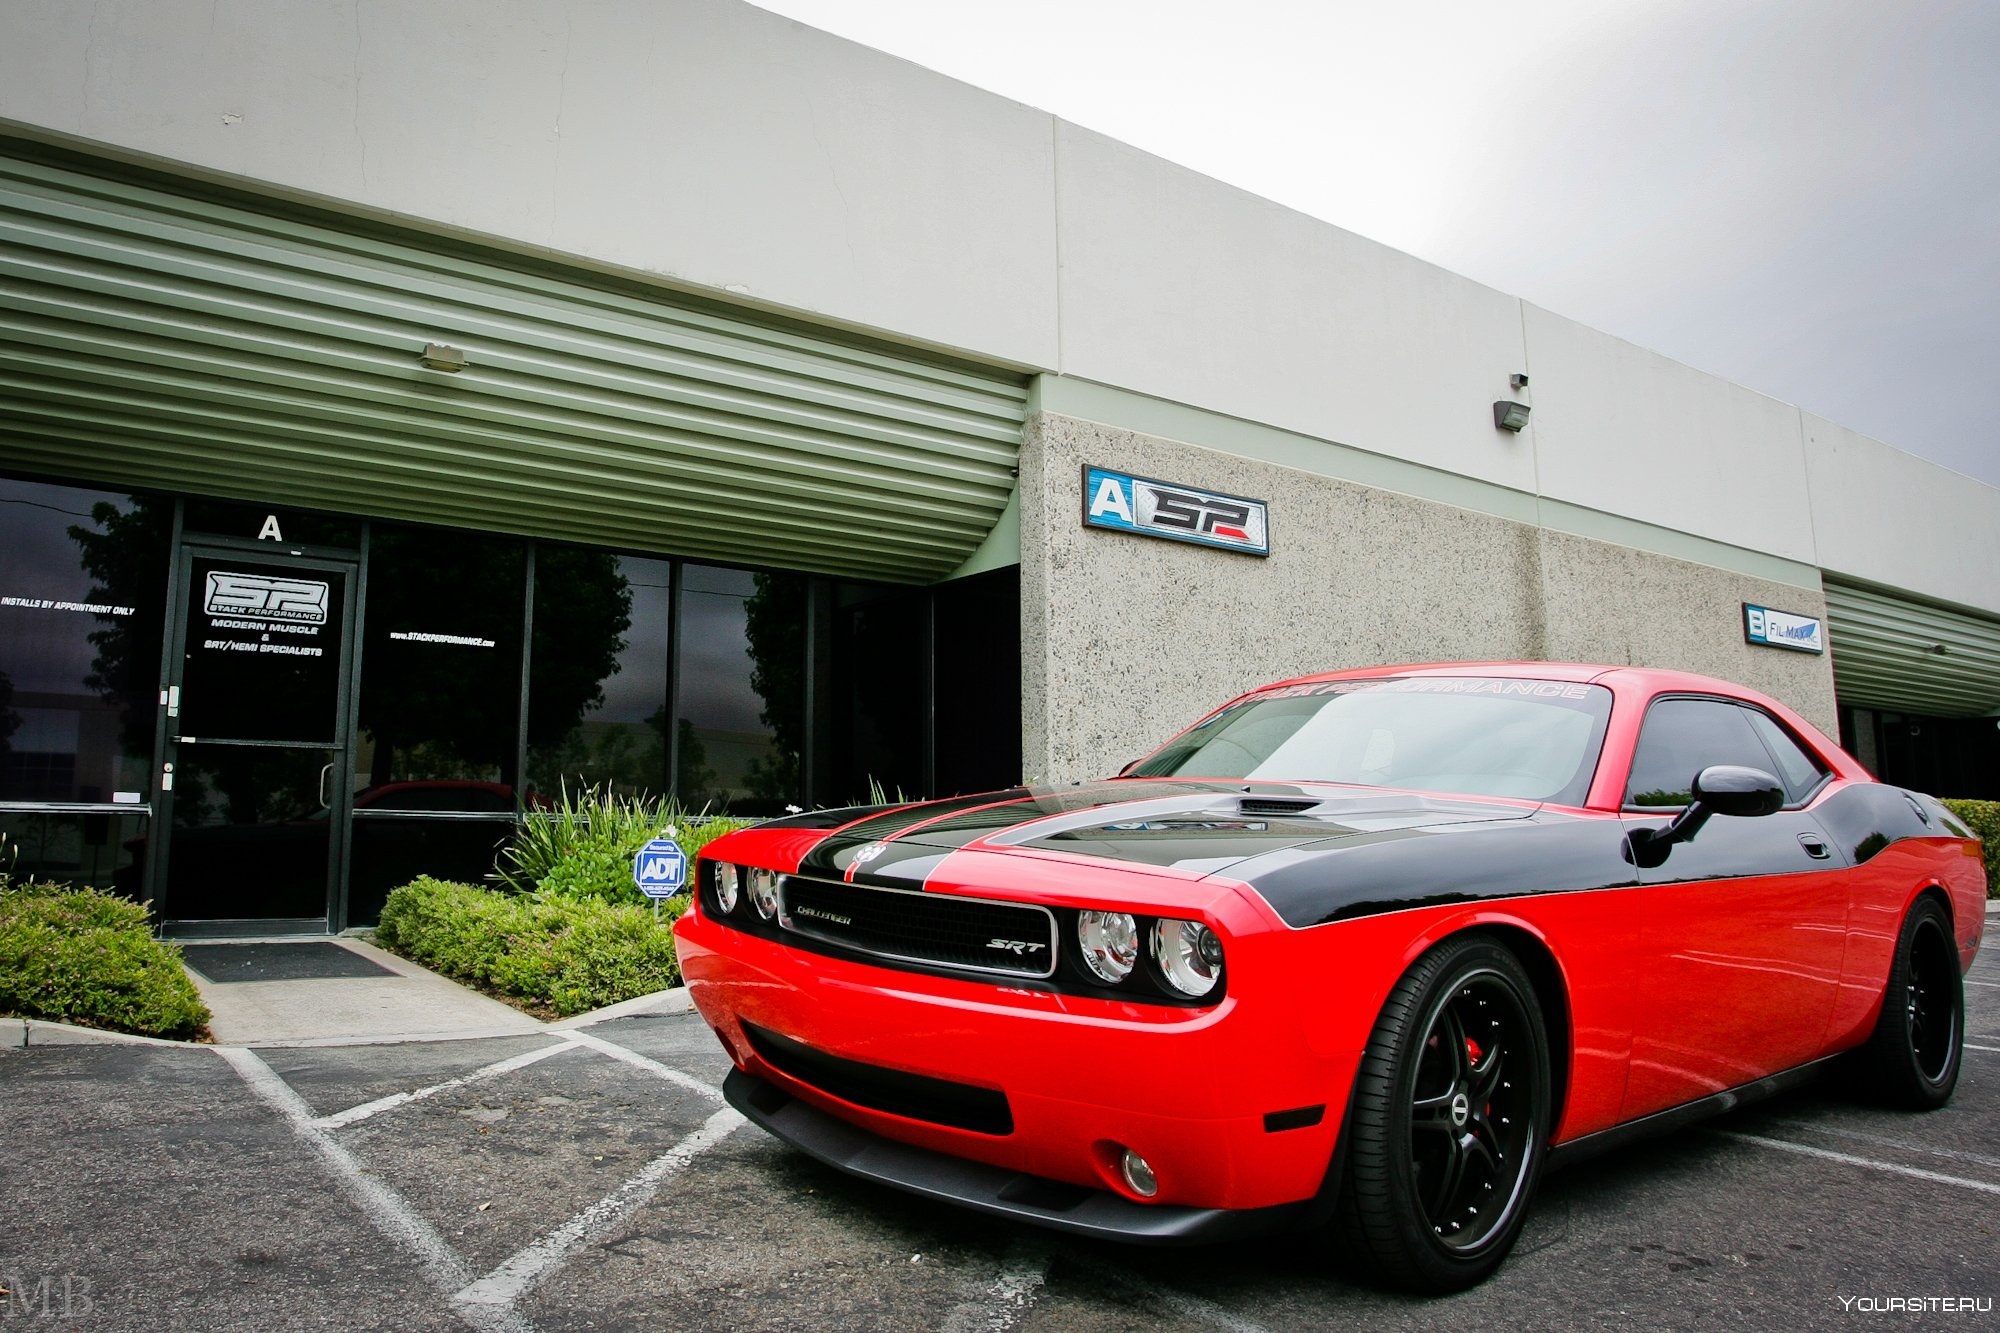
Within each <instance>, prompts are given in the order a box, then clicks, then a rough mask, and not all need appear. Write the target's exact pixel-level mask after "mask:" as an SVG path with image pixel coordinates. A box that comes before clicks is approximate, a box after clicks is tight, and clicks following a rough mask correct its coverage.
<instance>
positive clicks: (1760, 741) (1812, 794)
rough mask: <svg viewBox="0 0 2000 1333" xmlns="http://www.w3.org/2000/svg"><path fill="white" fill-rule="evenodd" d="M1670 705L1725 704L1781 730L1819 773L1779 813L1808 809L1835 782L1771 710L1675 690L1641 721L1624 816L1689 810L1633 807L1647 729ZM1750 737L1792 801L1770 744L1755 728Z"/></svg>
mask: <svg viewBox="0 0 2000 1333" xmlns="http://www.w3.org/2000/svg"><path fill="white" fill-rule="evenodd" d="M1669 702H1691V703H1712V704H1725V705H1728V706H1729V707H1732V708H1741V709H1743V710H1744V711H1745V712H1747V713H1751V714H1755V715H1759V716H1762V717H1763V718H1765V719H1766V720H1767V721H1769V722H1770V723H1771V724H1772V725H1773V726H1775V727H1776V728H1777V729H1778V731H1779V734H1781V735H1783V736H1785V737H1786V738H1788V739H1789V740H1790V741H1791V742H1792V744H1794V745H1796V746H1798V747H1799V751H1800V752H1801V753H1802V754H1804V755H1805V756H1806V757H1807V758H1808V759H1810V760H1812V762H1813V766H1814V767H1815V768H1817V769H1818V770H1819V778H1818V780H1817V781H1815V782H1814V783H1813V784H1812V785H1811V786H1810V787H1808V788H1807V789H1806V790H1805V792H1804V793H1803V794H1801V795H1800V796H1799V797H1798V798H1797V799H1795V800H1794V799H1787V801H1786V803H1785V804H1784V805H1781V806H1779V807H1778V808H1779V809H1780V810H1803V809H1805V808H1806V807H1807V806H1808V805H1811V804H1812V803H1813V801H1814V800H1816V799H1817V798H1818V797H1819V794H1820V793H1821V792H1823V791H1825V790H1826V786H1827V783H1829V782H1830V781H1832V780H1833V777H1834V774H1835V771H1836V770H1835V769H1834V767H1833V765H1832V764H1830V763H1828V762H1827V760H1826V756H1825V755H1823V754H1821V753H1820V752H1819V751H1818V749H1816V748H1815V747H1814V746H1811V745H1809V744H1807V743H1806V741H1805V740H1804V739H1803V738H1802V737H1800V736H1799V735H1798V733H1797V732H1795V731H1793V730H1792V729H1791V728H1790V727H1788V726H1786V725H1785V722H1784V719H1783V718H1780V717H1778V716H1777V715H1776V714H1774V713H1772V712H1771V710H1770V709H1768V708H1765V707H1763V706H1761V705H1759V704H1756V703H1752V702H1751V701H1750V700H1748V699H1738V698H1735V697H1734V696H1731V695H1727V694H1702V693H1700V692H1698V691H1693V690H1675V691H1672V692H1670V693H1666V694H1656V695H1654V696H1653V697H1652V698H1651V699H1649V700H1647V701H1646V711H1645V713H1644V714H1643V715H1642V716H1641V717H1640V719H1639V730H1638V732H1637V734H1636V735H1635V737H1634V739H1633V741H1632V757H1631V759H1630V761H1629V762H1628V763H1627V764H1626V767H1625V790H1624V791H1622V792H1621V793H1619V797H1618V800H1619V805H1618V809H1619V812H1620V813H1622V814H1628V815H1635V814H1636V815H1653V814H1658V815H1670V814H1673V813H1674V812H1676V811H1680V810H1685V809H1687V806H1686V805H1634V804H1633V803H1632V775H1633V773H1635V772H1636V771H1637V770H1638V767H1639V749H1640V747H1641V746H1643V745H1644V744H1645V743H1646V728H1647V726H1648V724H1650V723H1651V722H1652V719H1653V710H1654V709H1655V708H1657V707H1658V706H1659V705H1661V704H1663V703H1669ZM1750 735H1751V737H1752V738H1753V739H1755V740H1756V742H1757V747H1758V748H1759V749H1760V750H1762V751H1763V752H1764V756H1765V760H1766V763H1765V767H1764V771H1765V772H1767V773H1769V774H1770V775H1771V776H1772V777H1775V778H1776V779H1777V780H1778V784H1779V786H1781V787H1783V788H1784V789H1785V794H1786V796H1787V797H1788V798H1789V797H1790V796H1791V784H1790V783H1788V782H1786V781H1785V775H1784V771H1783V766H1782V765H1780V764H1779V763H1778V756H1777V755H1776V754H1774V753H1773V752H1772V750H1771V743H1770V742H1769V741H1767V740H1765V739H1764V736H1763V734H1762V733H1761V732H1759V731H1758V730H1757V729H1756V727H1754V726H1751V728H1750ZM1704 767H1706V765H1704ZM1700 771H1701V770H1700V769H1697V770H1695V773H1699V772H1700ZM1695 773H1690V774H1688V779H1689V781H1692V780H1693V779H1694V777H1695Z"/></svg>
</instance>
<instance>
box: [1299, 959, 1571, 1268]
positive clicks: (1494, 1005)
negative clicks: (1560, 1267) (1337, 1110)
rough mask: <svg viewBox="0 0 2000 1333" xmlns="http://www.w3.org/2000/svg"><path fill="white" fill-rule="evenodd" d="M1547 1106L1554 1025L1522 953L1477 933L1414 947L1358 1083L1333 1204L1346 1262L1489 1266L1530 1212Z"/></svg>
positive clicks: (1379, 1023)
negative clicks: (1421, 949) (1421, 950)
mask: <svg viewBox="0 0 2000 1333" xmlns="http://www.w3.org/2000/svg"><path fill="white" fill-rule="evenodd" d="M1552 1109H1553V1097H1552V1095H1551V1092H1550V1077H1549V1039H1548V1027H1547V1024H1546V1023H1545V1022H1544V1021H1543V1018H1542V1009H1541V1005H1540V1004H1539V1003H1538V1002H1537V1000H1536V998H1535V988H1534V985H1533V983H1532V982H1530V981H1529V979H1528V974H1527V972H1526V971H1525V970H1524V969H1523V968H1522V966H1521V964H1520V961H1519V960H1518V959H1516V958H1515V957H1514V955H1513V954H1512V953H1510V952H1509V951H1508V950H1507V949H1506V948H1504V947H1502V946H1501V945H1500V944H1498V943H1496V942H1495V941H1493V940H1492V939H1490V938H1487V937H1484V936H1479V935H1465V936H1459V937H1457V938H1454V939H1450V940H1446V941H1445V942H1444V943H1442V944H1440V945H1438V946H1437V947H1436V948H1434V949H1432V950H1431V951H1430V952H1429V953H1427V954H1425V955H1424V956H1423V957H1422V958H1420V959H1418V960H1417V961H1416V962H1415V963H1414V964H1412V965H1411V967H1410V970H1409V971H1408V972H1406V973H1404V974H1403V977H1402V980H1400V981H1398V982H1397V983H1396V987H1395V989H1394V990H1392V991H1391V992H1390V993H1389V998H1388V1000H1387V1002H1385V1003H1384V1004H1383V1006H1382V1014H1381V1016H1380V1017H1379V1018H1378V1019H1376V1022H1375V1029H1374V1032H1373V1033H1372V1034H1371V1035H1370V1037H1369V1040H1368V1048H1367V1050H1366V1051H1365V1052H1364V1053H1363V1055H1362V1058H1361V1070H1360V1073H1359V1075H1358V1077H1357V1080H1356V1083H1355V1089H1354V1099H1353V1111H1352V1113H1351V1117H1350V1120H1349V1123H1348V1127H1347V1133H1348V1158H1347V1170H1346V1173H1345V1178H1344V1179H1343V1180H1342V1182H1341V1190H1340V1203H1339V1209H1338V1212H1337V1214H1336V1218H1337V1234H1338V1236H1339V1240H1340V1243H1341V1246H1342V1251H1343V1254H1342V1258H1343V1259H1344V1260H1345V1261H1346V1263H1347V1266H1348V1267H1349V1268H1350V1269H1352V1270H1354V1271H1356V1272H1358V1273H1360V1274H1361V1275H1363V1276H1365V1277H1368V1278H1370V1279H1373V1280H1375V1281H1379V1282H1382V1283H1385V1284H1388V1285H1391V1286H1396V1287H1402V1288H1404V1289H1407V1290H1411V1291H1418V1292H1427V1293H1442V1292H1449V1291H1458V1290H1461V1289H1463V1288H1465V1287H1469V1286H1471V1285H1473V1284H1474V1283H1476V1282H1479V1281H1480V1280H1482V1279H1483V1278H1485V1277H1486V1276H1487V1275H1488V1274H1489V1273H1491V1272H1492V1271H1493V1270H1494V1269H1495V1268H1497V1267H1498V1266H1499V1264H1500V1261H1501V1260H1502V1259H1505V1258H1506V1257H1507V1252H1508V1251H1509V1250H1510V1249H1512V1248H1513V1245H1514V1242H1515V1240H1516V1239H1517V1238H1518V1237H1519V1236H1520V1234H1521V1226H1522V1224H1523V1223H1524V1222H1525V1221H1526V1220H1527V1215H1528V1203H1529V1200H1530V1199H1531V1198H1532V1197H1533V1195H1534V1190H1535V1183H1536V1181H1537V1180H1538V1179H1539V1177H1540V1175H1541V1170H1542V1163H1543V1160H1544V1158H1545V1157H1546V1155H1547V1144H1548V1138H1549V1134H1550V1133H1551V1131H1552V1130H1553V1129H1554V1125H1553V1124H1552V1123H1551V1118H1552Z"/></svg>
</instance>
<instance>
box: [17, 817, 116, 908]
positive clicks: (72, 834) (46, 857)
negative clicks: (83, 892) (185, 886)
mask: <svg viewBox="0 0 2000 1333" xmlns="http://www.w3.org/2000/svg"><path fill="white" fill-rule="evenodd" d="M150 822H151V821H150V820H148V819H147V817H146V816H145V815H142V814H136V813H135V814H129V815H119V814H111V813H109V812H106V813H104V814H79V813H73V812H69V811H47V810H0V836H4V837H5V839H6V841H5V843H4V844H0V845H4V846H5V848H6V852H5V853H4V854H0V870H6V871H9V872H11V873H12V874H14V875H16V876H18V877H19V878H21V879H45V880H49V881H50V882H52V883H56V884H74V885H77V886H78V887H81V888H93V889H109V890H112V891H113V892H116V893H121V894H123V895H125V896H126V897H127V898H135V899H136V898H138V897H139V896H140V892H139V889H140V879H141V877H142V876H143V875H144V874H145V864H146V827H147V825H148V824H149V823H150Z"/></svg>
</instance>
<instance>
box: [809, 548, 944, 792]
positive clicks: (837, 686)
mask: <svg viewBox="0 0 2000 1333" xmlns="http://www.w3.org/2000/svg"><path fill="white" fill-rule="evenodd" d="M832 640H833V644H832V648H833V671H832V677H833V679H832V686H833V716H832V717H831V718H830V719H829V722H828V730H829V731H830V732H831V735H832V741H833V744H832V747H831V748H832V753H831V754H829V755H828V756H827V757H826V758H825V759H824V760H823V761H822V762H821V764H820V770H821V774H822V776H821V778H820V787H821V790H820V793H819V798H820V799H821V800H822V801H826V802H830V803H833V804H846V803H848V802H864V803H865V802H867V801H869V800H871V799H873V798H872V796H871V793H872V792H874V791H876V790H879V791H880V792H881V793H882V794H883V795H884V796H885V798H887V799H894V798H895V797H896V796H897V795H898V794H901V795H904V796H912V797H915V796H929V795H931V794H932V793H930V792H928V791H926V790H925V784H924V675H925V669H924V657H925V654H926V652H927V651H928V644H929V640H930V632H929V606H928V599H927V597H926V595H925V594H924V593H923V592H922V591H921V590H915V591H912V590H910V589H903V588H877V587H867V586H863V585H856V584H843V585H841V587H840V588H839V589H838V591H837V593H836V596H835V606H834V612H833V633H832Z"/></svg>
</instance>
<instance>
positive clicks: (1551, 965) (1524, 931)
mask: <svg viewBox="0 0 2000 1333" xmlns="http://www.w3.org/2000/svg"><path fill="white" fill-rule="evenodd" d="M1468 936H1477V937H1481V938H1485V939H1490V940H1492V941H1494V942H1495V943H1496V944H1499V945H1501V946H1502V947H1503V948H1505V949H1506V950H1507V951H1508V952H1509V953H1511V954H1513V955H1514V957H1515V958H1517V959H1519V960H1520V963H1521V967H1522V969H1523V970H1524V971H1526V972H1527V974H1528V980H1529V981H1530V982H1532V983H1533V984H1534V987H1535V1002H1536V1003H1537V1004H1539V1005H1540V1006H1541V1009H1542V1020H1543V1022H1544V1023H1545V1024H1547V1027H1548V1039H1549V1095H1550V1099H1551V1103H1552V1104H1551V1106H1550V1114H1549V1137H1550V1138H1551V1139H1553V1138H1554V1137H1555V1132H1556V1130H1557V1129H1558V1128H1560V1127H1561V1125H1562V1122H1563V1112H1564V1110H1565V1109H1566V1108H1567V1106H1568V1105H1569V1083H1570V1062H1571V1057H1572V1055H1573V1049H1572V1041H1573V1032H1574V1029H1573V1026H1572V1022H1573V1020H1572V1018H1571V1014H1570V1003H1569V983H1568V981H1567V979H1566V978H1565V977H1564V975H1563V969H1562V964H1560V963H1559V962H1557V961H1556V956H1555V953H1554V951H1553V950H1551V949H1550V948H1549V946H1548V943H1547V942H1546V941H1545V940H1543V939H1542V937H1541V936H1540V935H1538V934H1537V933H1535V932H1534V931H1532V930H1529V929H1528V928H1527V927H1525V926H1523V925H1521V924H1519V923H1518V922H1513V921H1504V920H1501V921H1491V920H1489V921H1477V922H1472V923H1468V924H1467V925H1465V926H1463V927H1461V928H1460V929H1457V930H1454V931H1451V932H1450V933H1448V934H1445V935H1441V936H1439V937H1438V938H1437V939H1434V940H1431V941H1430V942H1429V943H1428V945H1427V946H1426V948H1425V949H1424V952H1425V953H1428V952H1430V950H1431V949H1435V948H1437V947H1438V946H1439V945H1441V944H1446V943H1449V942H1450V941H1452V940H1458V939H1464V938H1466V937H1468Z"/></svg>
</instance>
